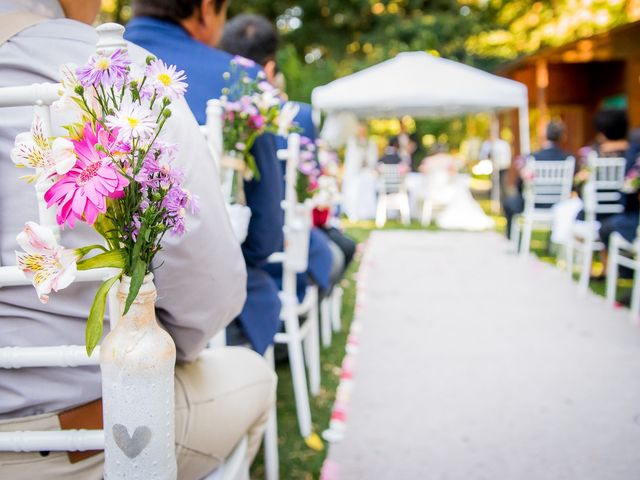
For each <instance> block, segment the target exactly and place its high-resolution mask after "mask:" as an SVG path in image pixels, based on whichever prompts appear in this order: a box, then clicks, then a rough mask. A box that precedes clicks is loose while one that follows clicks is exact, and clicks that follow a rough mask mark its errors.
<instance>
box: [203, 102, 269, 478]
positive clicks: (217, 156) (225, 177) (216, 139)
mask: <svg viewBox="0 0 640 480" xmlns="http://www.w3.org/2000/svg"><path fill="white" fill-rule="evenodd" d="M222 114H223V111H222V106H221V104H220V100H218V99H211V100H209V101H208V102H207V109H206V124H205V125H201V126H200V130H201V131H202V133H203V135H204V137H205V139H206V141H207V145H208V146H209V150H210V152H211V154H212V156H213V159H214V161H215V162H216V165H217V166H218V168H219V172H220V176H221V186H222V193H223V196H224V198H225V201H226V202H227V211H228V213H229V214H230V216H231V217H232V218H231V223H232V224H234V221H235V219H234V218H233V215H234V213H238V212H237V211H235V212H234V209H233V207H236V206H237V205H231V204H230V203H229V202H231V196H232V191H233V178H234V171H233V169H231V168H228V166H227V167H225V166H224V165H223V163H224V162H223V160H222V157H223V152H222V148H223V140H222V135H223V134H222V126H223V123H222V122H223V119H222ZM247 225H248V223H247ZM233 226H234V230H235V229H236V226H237V225H233ZM236 234H238V232H236ZM226 344H227V339H226V334H225V331H224V330H223V331H221V332H220V333H219V334H218V335H216V337H214V338H213V339H212V341H211V342H210V343H209V346H210V347H212V348H215V347H222V346H225V345H226ZM264 357H265V359H266V360H267V362H269V364H270V365H271V366H272V367H273V366H275V362H274V359H273V347H269V349H268V350H267V351H266V352H265V355H264ZM277 419H278V414H277V409H276V406H275V405H274V407H273V409H272V411H271V415H270V416H269V420H268V421H267V428H266V430H265V433H264V463H265V476H266V479H267V480H278V479H279V478H280V472H279V470H280V466H279V453H278V420H277ZM246 449H247V444H246V438H245V439H243V441H242V442H241V443H240V444H238V446H237V447H236V451H234V453H232V454H231V455H230V457H229V458H227V459H226V460H225V462H224V464H223V465H222V466H221V467H220V468H218V469H217V470H216V471H215V472H214V473H213V474H211V476H210V477H208V478H207V480H214V479H215V480H232V479H236V478H237V479H238V480H241V479H242V478H243V475H242V472H243V469H244V468H245V466H244V465H243V463H240V462H238V461H236V460H234V459H235V458H236V457H242V458H244V457H245V456H246ZM243 452H244V453H243ZM238 468H240V470H238ZM246 468H248V466H246ZM222 472H225V473H224V476H223V473H222ZM227 475H235V476H231V477H227ZM247 478H248V472H247Z"/></svg>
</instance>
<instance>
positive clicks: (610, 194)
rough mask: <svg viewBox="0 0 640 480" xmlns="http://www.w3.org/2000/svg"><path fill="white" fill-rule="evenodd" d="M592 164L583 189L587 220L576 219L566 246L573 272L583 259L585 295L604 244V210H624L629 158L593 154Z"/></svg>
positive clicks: (580, 283)
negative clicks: (600, 236)
mask: <svg viewBox="0 0 640 480" xmlns="http://www.w3.org/2000/svg"><path fill="white" fill-rule="evenodd" d="M588 165H589V168H590V170H591V174H590V176H589V180H587V182H586V183H585V185H584V187H583V190H582V200H583V202H584V221H576V222H575V223H574V225H573V227H572V230H571V234H570V235H569V240H568V242H567V246H566V256H567V258H566V262H567V272H568V274H569V275H573V266H574V257H575V254H576V253H577V254H579V255H580V257H581V260H582V262H581V263H582V264H581V270H580V278H579V280H578V291H579V292H580V294H581V295H585V294H586V293H587V290H588V289H589V278H590V276H591V263H592V261H593V252H595V251H601V250H602V249H603V248H604V245H603V244H602V243H601V242H600V241H599V240H598V230H599V229H600V222H598V221H597V220H596V218H597V216H598V215H601V214H610V215H613V214H616V213H621V212H622V211H623V210H624V206H623V205H622V204H621V203H620V200H621V198H622V193H621V192H620V190H621V189H622V187H623V185H624V173H625V165H626V161H625V159H624V158H597V157H596V156H595V155H590V156H589V158H588Z"/></svg>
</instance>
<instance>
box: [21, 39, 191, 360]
mask: <svg viewBox="0 0 640 480" xmlns="http://www.w3.org/2000/svg"><path fill="white" fill-rule="evenodd" d="M61 75H62V86H63V89H62V91H61V92H60V94H61V98H60V99H59V100H58V101H57V102H56V104H57V105H54V107H58V108H61V109H67V110H68V109H69V107H72V111H73V113H74V114H75V118H74V120H75V122H74V123H72V124H70V125H67V126H65V127H64V128H65V130H66V132H67V134H66V135H64V136H61V137H58V138H53V139H52V138H47V137H46V136H45V134H44V133H43V132H44V128H43V124H42V121H41V119H40V118H38V117H36V118H35V119H34V122H33V125H32V128H31V131H30V132H29V133H23V134H19V135H18V136H17V137H16V140H15V147H14V149H13V151H12V154H11V157H12V159H13V161H14V163H15V164H16V165H17V166H18V167H26V168H32V169H35V174H32V175H27V176H26V177H24V178H25V179H26V180H27V181H30V182H38V183H40V184H43V186H44V190H45V193H44V200H45V201H46V204H47V207H48V208H54V209H55V211H56V215H55V220H56V223H57V224H58V225H59V226H61V227H63V228H65V227H67V228H71V229H72V228H74V227H75V226H76V224H77V223H78V222H82V223H86V224H88V225H90V226H92V227H93V228H94V229H95V231H96V232H98V233H99V234H100V235H101V236H102V237H103V238H104V241H105V245H89V246H86V247H82V248H77V249H67V248H64V247H63V246H61V245H58V243H57V241H56V238H55V235H54V234H53V232H52V231H51V230H50V229H49V228H46V227H44V226H40V225H38V224H37V223H34V222H28V223H27V224H26V226H25V228H24V230H23V232H22V233H20V234H19V235H18V238H17V240H18V243H19V245H20V246H21V247H22V248H23V249H24V252H16V256H17V262H18V266H19V268H21V269H22V270H23V272H24V273H25V274H26V275H27V276H28V277H29V278H30V279H31V280H32V283H33V285H34V287H35V288H36V291H37V294H38V297H39V298H40V300H41V301H42V302H46V301H47V300H48V298H49V293H50V292H51V291H52V290H53V291H54V292H55V291H58V290H60V289H62V288H65V287H66V286H68V285H69V284H70V283H72V282H73V280H74V278H75V276H76V273H77V271H78V270H89V269H93V268H103V267H111V268H116V269H118V270H119V272H118V273H117V274H116V275H114V276H113V277H112V278H110V279H109V280H107V281H105V282H104V283H103V284H102V285H101V286H100V287H99V288H98V291H97V293H96V296H95V299H94V301H93V305H92V307H91V311H90V313H89V318H88V321H87V329H86V347H87V353H88V354H91V352H92V351H93V349H94V348H95V346H96V345H97V344H98V342H99V341H100V338H101V336H102V326H103V322H104V310H105V302H106V296H107V293H108V291H109V289H110V288H111V286H112V285H113V284H114V283H115V282H116V281H117V280H118V279H119V278H121V276H122V275H127V276H130V277H131V287H130V291H129V293H128V297H127V299H126V302H125V306H124V313H125V314H126V313H127V311H128V310H129V307H130V306H131V304H132V302H133V301H134V299H135V298H136V296H137V294H138V292H139V289H140V287H141V285H142V282H143V279H144V276H145V275H146V274H147V273H148V272H149V271H150V265H151V262H152V260H153V258H154V256H155V255H156V254H157V253H158V251H160V249H161V248H162V245H161V243H162V239H163V237H164V235H165V234H167V233H169V234H172V235H181V234H183V233H184V232H185V216H186V211H191V212H192V213H195V212H196V210H197V199H196V198H194V197H193V196H192V195H191V194H190V193H189V192H188V191H187V190H185V189H184V188H183V186H182V182H183V174H182V172H181V171H180V170H179V169H177V168H176V167H174V166H173V164H172V163H173V160H174V158H175V156H176V152H177V146H176V145H174V144H169V143H165V142H163V141H161V140H159V139H158V135H159V134H160V132H161V131H162V129H163V127H164V125H165V123H166V122H167V120H168V119H169V118H170V117H171V110H170V109H169V106H170V104H171V103H172V102H173V101H175V100H176V99H178V98H180V97H182V96H183V95H184V93H185V91H186V88H187V84H186V83H185V79H186V77H185V75H184V72H182V71H177V70H176V67H175V66H167V65H166V64H165V63H164V62H162V61H161V60H159V59H155V58H153V57H149V58H147V62H146V65H145V66H144V67H143V66H139V65H136V64H134V63H132V62H131V60H130V59H129V57H128V55H127V53H126V51H124V50H116V51H115V52H114V53H112V54H111V55H103V54H96V55H94V56H92V57H91V58H90V59H89V61H88V63H87V64H86V65H84V66H81V67H79V68H75V66H73V65H66V66H63V67H62V69H61ZM90 253H93V254H94V255H92V256H89V254H90ZM96 253H97V254H96Z"/></svg>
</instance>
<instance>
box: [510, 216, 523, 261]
mask: <svg viewBox="0 0 640 480" xmlns="http://www.w3.org/2000/svg"><path fill="white" fill-rule="evenodd" d="M521 218H522V217H520V216H519V215H516V216H514V217H513V218H512V219H511V231H510V232H509V237H510V238H511V243H512V244H513V251H514V253H516V254H517V253H519V252H520V219H521Z"/></svg>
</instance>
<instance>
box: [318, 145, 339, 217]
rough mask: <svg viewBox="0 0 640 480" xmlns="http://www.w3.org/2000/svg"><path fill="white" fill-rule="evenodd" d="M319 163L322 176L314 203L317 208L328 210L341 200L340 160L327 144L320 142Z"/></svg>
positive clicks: (319, 179)
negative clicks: (339, 184)
mask: <svg viewBox="0 0 640 480" xmlns="http://www.w3.org/2000/svg"><path fill="white" fill-rule="evenodd" d="M316 143H317V146H318V163H319V164H320V171H321V172H322V174H321V175H320V177H319V178H318V188H317V191H316V194H315V198H314V201H315V203H316V207H317V208H320V209H328V208H330V207H331V206H333V205H334V204H336V203H337V202H338V201H339V199H340V189H339V187H338V173H339V166H338V165H339V158H338V154H337V153H336V152H335V151H334V150H332V149H331V148H330V147H329V145H328V144H327V143H326V142H323V141H322V140H318V141H317V142H316Z"/></svg>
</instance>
